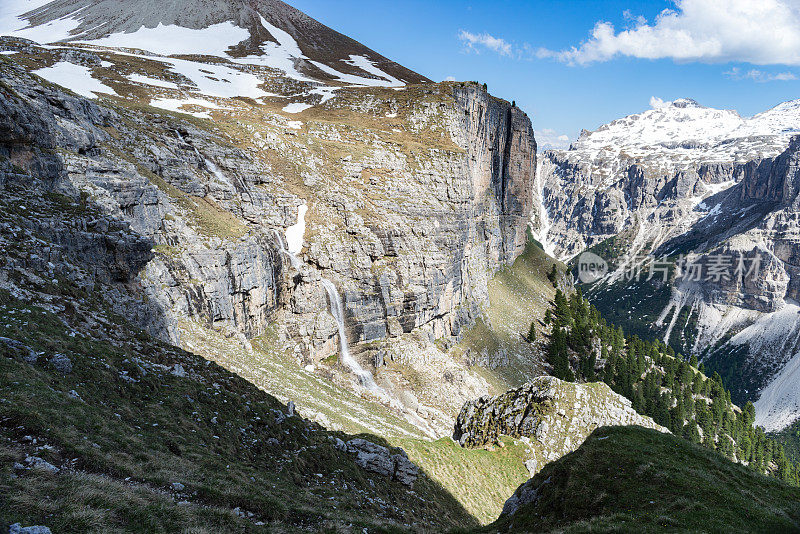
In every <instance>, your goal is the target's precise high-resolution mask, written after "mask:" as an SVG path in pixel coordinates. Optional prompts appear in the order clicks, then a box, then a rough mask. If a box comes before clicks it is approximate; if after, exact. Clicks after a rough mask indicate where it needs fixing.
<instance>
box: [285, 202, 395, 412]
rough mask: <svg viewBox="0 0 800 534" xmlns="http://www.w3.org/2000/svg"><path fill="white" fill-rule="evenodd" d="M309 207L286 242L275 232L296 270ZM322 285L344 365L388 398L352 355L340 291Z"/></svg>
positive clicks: (329, 284) (327, 282)
mask: <svg viewBox="0 0 800 534" xmlns="http://www.w3.org/2000/svg"><path fill="white" fill-rule="evenodd" d="M307 209H308V207H307V206H306V205H305V204H303V205H302V206H300V207H299V209H298V213H297V224H295V225H294V226H291V227H289V228H287V229H286V241H285V242H284V239H283V237H282V236H281V235H280V233H278V231H277V230H276V231H275V240H276V241H277V242H278V248H279V250H280V252H281V253H283V254H285V255H286V256H287V257H288V258H289V261H290V262H291V264H292V267H294V268H295V269H298V270H299V269H300V267H301V266H302V265H303V261H302V260H301V259H300V258H298V257H297V254H298V253H299V252H300V250H302V248H303V234H304V233H305V214H306V210H307ZM321 281H322V285H323V286H324V287H325V291H326V292H327V293H328V300H330V301H331V305H330V312H331V315H333V318H334V319H335V320H336V326H337V327H338V329H339V347H340V348H339V350H340V352H341V361H342V363H343V364H344V365H345V366H346V367H347V368H348V369H350V371H352V372H353V374H355V375H356V376H357V377H358V381H359V383H360V384H361V386H363V387H364V388H366V389H367V390H369V391H371V392H373V393H375V394H376V395H378V396H379V397H381V398H386V399H387V400H388V396H387V395H386V392H385V391H384V390H383V388H381V387H380V386H378V384H376V383H375V379H374V378H373V377H372V373H370V372H369V371H367V370H365V369H364V368H363V367H361V366H360V365H359V364H358V362H357V361H356V360H355V359H354V358H353V356H352V355H351V354H350V344H349V343H348V342H347V332H346V331H345V329H344V306H343V305H342V298H341V296H340V295H339V291H338V290H337V289H336V286H335V285H333V282H331V281H330V280H328V279H326V278H322V279H321Z"/></svg>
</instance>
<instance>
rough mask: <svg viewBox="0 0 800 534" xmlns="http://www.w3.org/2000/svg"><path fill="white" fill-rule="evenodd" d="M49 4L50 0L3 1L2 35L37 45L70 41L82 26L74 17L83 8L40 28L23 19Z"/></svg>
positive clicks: (1, 9) (0, 17) (1, 13)
mask: <svg viewBox="0 0 800 534" xmlns="http://www.w3.org/2000/svg"><path fill="white" fill-rule="evenodd" d="M49 3H50V0H3V2H0V35H10V36H12V37H20V38H22V39H30V40H31V41H35V42H37V43H54V42H57V41H63V40H65V39H69V38H70V37H72V36H73V35H72V32H73V31H75V29H76V28H77V27H78V26H80V21H77V20H75V19H74V18H73V16H74V15H75V14H77V13H78V11H81V10H82V9H83V8H82V9H79V10H76V11H74V12H72V13H70V14H69V15H66V16H64V17H62V18H60V19H57V20H54V21H51V22H48V23H47V24H42V25H39V26H31V25H30V23H29V22H28V20H26V19H24V18H22V15H24V14H26V13H28V12H30V11H33V10H35V9H38V8H40V7H42V6H44V5H46V4H49Z"/></svg>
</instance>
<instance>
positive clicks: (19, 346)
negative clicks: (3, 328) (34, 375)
mask: <svg viewBox="0 0 800 534" xmlns="http://www.w3.org/2000/svg"><path fill="white" fill-rule="evenodd" d="M0 343H3V344H4V345H6V346H7V347H9V348H11V349H13V350H15V351H18V352H20V353H22V359H23V360H25V362H26V363H30V364H34V363H36V360H37V359H38V358H39V355H38V354H36V351H34V350H33V349H32V348H30V347H29V346H27V345H25V344H24V343H21V342H19V341H17V340H16V339H9V338H7V337H0Z"/></svg>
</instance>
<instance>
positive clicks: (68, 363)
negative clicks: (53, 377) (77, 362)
mask: <svg viewBox="0 0 800 534" xmlns="http://www.w3.org/2000/svg"><path fill="white" fill-rule="evenodd" d="M50 363H51V364H52V365H53V367H55V368H56V371H58V372H59V373H62V374H65V375H68V374H70V373H71V372H72V360H70V359H69V358H67V357H66V356H65V355H63V354H54V355H53V357H52V358H50Z"/></svg>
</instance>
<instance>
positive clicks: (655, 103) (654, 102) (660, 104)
mask: <svg viewBox="0 0 800 534" xmlns="http://www.w3.org/2000/svg"><path fill="white" fill-rule="evenodd" d="M669 104H670V103H669V102H664V101H663V100H661V99H660V98H658V97H657V96H651V97H650V107H651V108H653V109H659V108H665V107H667V106H669Z"/></svg>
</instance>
